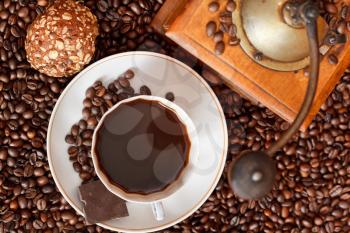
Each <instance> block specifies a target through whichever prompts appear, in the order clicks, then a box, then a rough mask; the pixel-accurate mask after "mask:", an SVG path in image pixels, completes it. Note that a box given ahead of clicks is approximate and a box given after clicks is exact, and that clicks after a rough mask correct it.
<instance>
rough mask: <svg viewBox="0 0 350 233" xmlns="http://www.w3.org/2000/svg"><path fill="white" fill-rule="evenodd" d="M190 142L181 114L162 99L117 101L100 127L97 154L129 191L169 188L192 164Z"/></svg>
mask: <svg viewBox="0 0 350 233" xmlns="http://www.w3.org/2000/svg"><path fill="white" fill-rule="evenodd" d="M190 147H191V142H190V139H189V136H188V133H187V129H186V126H185V125H184V124H183V123H182V122H181V120H180V119H179V118H178V116H177V114H176V113H175V112H174V111H173V110H171V109H169V108H168V107H166V106H164V105H163V104H162V103H161V102H158V101H151V100H144V99H138V100H135V101H131V102H126V103H123V104H121V105H120V106H118V107H117V108H116V109H114V110H113V111H112V112H111V113H109V114H108V115H107V116H106V118H105V119H104V121H103V123H102V125H101V127H100V128H99V129H98V131H97V132H96V146H95V148H94V153H95V155H96V158H97V161H98V163H99V166H100V168H101V171H102V172H103V173H104V174H105V175H106V176H107V178H108V180H109V182H110V183H111V184H113V185H116V186H117V187H119V188H121V189H122V190H124V191H125V192H127V193H137V194H151V193H154V192H159V191H162V190H164V189H165V188H167V187H168V186H169V185H170V184H171V183H172V182H174V181H175V180H176V179H177V178H178V177H179V176H180V174H181V172H182V170H183V169H184V168H185V166H186V165H187V163H188V160H189V152H190Z"/></svg>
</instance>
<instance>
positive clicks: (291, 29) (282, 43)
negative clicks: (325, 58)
mask: <svg viewBox="0 0 350 233" xmlns="http://www.w3.org/2000/svg"><path fill="white" fill-rule="evenodd" d="M288 3H289V1H287V0H238V1H237V9H236V10H235V11H234V12H233V18H232V19H233V23H234V24H236V26H237V36H238V37H239V38H240V40H241V43H240V45H241V47H242V48H243V50H244V51H245V52H246V53H247V54H248V56H250V57H251V58H252V59H253V60H255V61H256V62H257V63H259V64H260V65H262V66H264V67H267V68H270V69H274V70H278V71H295V70H299V69H303V68H305V67H306V66H308V65H309V62H310V59H309V56H308V55H309V45H308V38H307V33H306V28H305V26H304V25H295V24H293V23H292V19H291V15H290V14H291V10H290V9H289V7H288V5H289V4H288ZM327 30H328V27H327V24H326V22H325V21H324V20H323V19H322V18H321V17H319V19H318V34H319V38H320V41H322V40H323V38H324V36H325V35H326V32H327Z"/></svg>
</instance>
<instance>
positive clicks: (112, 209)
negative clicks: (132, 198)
mask: <svg viewBox="0 0 350 233" xmlns="http://www.w3.org/2000/svg"><path fill="white" fill-rule="evenodd" d="M79 194H80V199H81V201H82V202H83V203H84V213H85V218H86V221H87V222H88V223H89V224H95V223H100V222H103V221H107V220H111V219H115V218H122V217H126V216H129V213H128V209H127V207H126V203H125V201H124V200H123V199H121V198H119V197H118V196H116V195H114V194H113V193H111V192H110V191H108V189H107V188H106V187H105V186H104V185H103V183H102V182H101V181H100V180H98V181H92V182H90V183H87V184H83V185H81V186H80V187H79Z"/></svg>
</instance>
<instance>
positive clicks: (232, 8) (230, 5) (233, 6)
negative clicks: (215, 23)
mask: <svg viewBox="0 0 350 233" xmlns="http://www.w3.org/2000/svg"><path fill="white" fill-rule="evenodd" d="M226 10H227V11H228V12H233V11H235V10H236V3H235V2H234V1H233V0H229V1H228V2H227V4H226Z"/></svg>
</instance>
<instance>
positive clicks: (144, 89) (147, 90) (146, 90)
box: [140, 85, 152, 95]
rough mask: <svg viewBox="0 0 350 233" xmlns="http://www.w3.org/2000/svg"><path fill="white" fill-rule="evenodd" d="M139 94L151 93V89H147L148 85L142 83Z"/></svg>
mask: <svg viewBox="0 0 350 233" xmlns="http://www.w3.org/2000/svg"><path fill="white" fill-rule="evenodd" d="M140 94H141V95H151V94H152V93H151V89H149V87H147V86H145V85H143V86H141V87H140Z"/></svg>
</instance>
